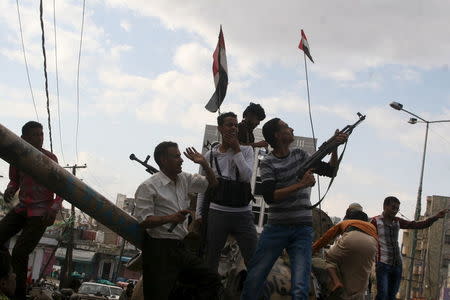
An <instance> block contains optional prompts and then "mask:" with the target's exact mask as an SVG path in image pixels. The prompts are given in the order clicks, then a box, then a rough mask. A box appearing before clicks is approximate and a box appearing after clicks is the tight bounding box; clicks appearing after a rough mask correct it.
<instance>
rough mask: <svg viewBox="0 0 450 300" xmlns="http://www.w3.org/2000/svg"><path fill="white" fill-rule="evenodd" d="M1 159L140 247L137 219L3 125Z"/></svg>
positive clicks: (139, 230)
mask: <svg viewBox="0 0 450 300" xmlns="http://www.w3.org/2000/svg"><path fill="white" fill-rule="evenodd" d="M0 158H1V159H3V160H5V161H6V162H8V163H10V164H12V165H14V166H15V167H17V168H18V169H19V170H21V171H23V172H25V173H27V174H28V175H29V176H31V177H32V178H33V179H34V180H36V182H38V183H40V184H42V185H43V186H45V187H46V188H48V189H50V190H52V191H53V192H55V193H56V194H58V195H59V196H60V197H62V198H63V199H65V200H66V201H68V202H70V203H72V204H73V205H75V206H76V207H77V208H78V209H80V210H81V211H83V212H84V213H86V214H88V215H89V216H91V217H93V218H94V219H96V220H97V221H99V222H100V223H102V224H103V225H105V226H106V227H108V228H109V229H111V230H112V231H114V232H115V233H117V234H118V235H120V236H122V237H123V238H125V239H126V240H128V241H129V242H130V243H132V244H133V245H135V246H136V247H138V248H140V247H141V243H142V230H143V229H142V228H141V227H140V226H139V223H138V222H137V220H136V219H135V218H133V217H131V216H129V215H128V214H127V213H126V212H124V211H122V210H121V209H119V208H118V207H117V206H115V205H114V204H112V203H111V202H110V201H109V200H108V199H106V198H105V197H104V196H102V195H101V194H100V193H98V192H97V191H95V190H94V189H92V188H91V187H90V186H88V185H87V184H85V183H84V182H82V181H81V180H80V179H78V178H76V177H75V176H73V175H72V174H70V172H68V171H66V170H64V169H63V168H62V167H61V166H60V165H58V164H57V163H56V162H54V161H53V160H51V159H50V158H49V157H47V156H46V155H44V154H43V153H41V152H40V151H39V150H37V149H36V148H34V147H33V146H31V145H30V144H28V143H27V142H26V141H24V140H23V139H21V138H20V137H18V136H17V135H16V134H14V133H13V132H12V131H10V130H8V129H7V128H6V127H4V126H3V125H1V124H0Z"/></svg>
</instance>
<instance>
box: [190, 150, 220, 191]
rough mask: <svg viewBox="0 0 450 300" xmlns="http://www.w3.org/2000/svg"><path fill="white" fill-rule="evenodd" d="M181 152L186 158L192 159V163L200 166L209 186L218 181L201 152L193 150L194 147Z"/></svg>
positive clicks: (213, 185)
mask: <svg viewBox="0 0 450 300" xmlns="http://www.w3.org/2000/svg"><path fill="white" fill-rule="evenodd" d="M183 153H184V155H185V156H186V157H187V158H189V159H190V160H192V161H193V162H194V163H196V164H199V165H200V166H202V168H203V171H204V172H205V174H206V179H207V180H208V183H209V186H210V187H215V186H217V184H218V181H217V178H216V175H215V174H214V171H213V170H212V168H211V167H210V165H209V164H208V162H207V161H206V159H205V157H204V156H203V155H202V154H201V153H199V152H197V150H195V148H194V147H191V148H186V151H185V152H183ZM195 192H198V191H195ZM201 192H204V191H201Z"/></svg>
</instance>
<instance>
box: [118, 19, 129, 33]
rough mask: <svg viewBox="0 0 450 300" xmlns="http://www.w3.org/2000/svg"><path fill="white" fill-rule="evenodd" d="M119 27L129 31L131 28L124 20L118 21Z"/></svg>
mask: <svg viewBox="0 0 450 300" xmlns="http://www.w3.org/2000/svg"><path fill="white" fill-rule="evenodd" d="M120 27H122V29H123V30H125V31H126V32H130V30H131V24H130V22H128V21H126V20H122V21H120Z"/></svg>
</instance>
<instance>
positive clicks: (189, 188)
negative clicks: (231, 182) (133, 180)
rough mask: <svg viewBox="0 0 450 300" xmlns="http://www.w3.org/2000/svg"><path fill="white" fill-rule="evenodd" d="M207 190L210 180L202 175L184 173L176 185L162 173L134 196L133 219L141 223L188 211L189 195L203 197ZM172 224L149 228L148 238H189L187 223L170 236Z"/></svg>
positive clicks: (146, 182)
mask: <svg viewBox="0 0 450 300" xmlns="http://www.w3.org/2000/svg"><path fill="white" fill-rule="evenodd" d="M207 187H208V180H207V179H206V178H205V177H204V176H202V175H199V174H189V173H185V172H182V173H180V174H178V178H177V181H176V182H173V181H172V180H171V179H170V178H169V177H167V176H166V175H165V174H164V173H163V172H158V173H156V174H155V175H153V176H152V177H150V178H149V179H147V180H146V181H144V182H143V183H142V184H141V185H140V186H139V187H138V189H137V190H136V194H135V196H134V198H135V201H136V208H135V210H134V215H135V217H136V218H137V220H138V222H139V223H140V222H142V221H144V220H145V219H146V218H147V217H148V216H167V215H171V214H174V213H176V212H178V211H180V210H182V209H188V208H189V203H190V201H189V197H188V193H190V192H192V193H203V192H205V191H206V188H207ZM171 225H172V224H171V223H168V224H164V225H161V226H158V227H154V228H148V229H147V232H148V234H149V235H150V236H151V237H153V238H163V239H177V240H181V239H183V238H184V237H185V236H186V235H187V234H188V229H187V219H186V220H185V221H184V222H183V223H180V224H178V225H177V226H176V227H175V229H174V230H173V232H168V231H167V230H168V229H169V228H170V226H171Z"/></svg>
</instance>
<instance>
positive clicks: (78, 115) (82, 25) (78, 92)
mask: <svg viewBox="0 0 450 300" xmlns="http://www.w3.org/2000/svg"><path fill="white" fill-rule="evenodd" d="M85 9H86V0H83V13H82V17H81V34H80V49H79V51H78V67H77V129H76V134H75V151H76V154H77V163H78V129H79V125H80V61H81V47H82V45H83V31H84V14H85Z"/></svg>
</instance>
